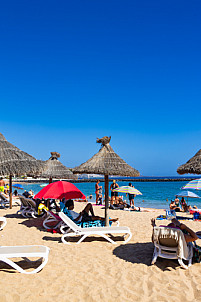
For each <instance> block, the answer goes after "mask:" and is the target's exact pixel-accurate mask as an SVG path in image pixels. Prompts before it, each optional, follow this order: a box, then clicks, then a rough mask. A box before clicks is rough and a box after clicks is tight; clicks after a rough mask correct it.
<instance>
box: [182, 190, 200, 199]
mask: <svg viewBox="0 0 201 302" xmlns="http://www.w3.org/2000/svg"><path fill="white" fill-rule="evenodd" d="M176 196H179V197H191V198H201V197H200V196H198V195H197V194H195V193H193V192H191V191H181V192H179V193H178V194H176Z"/></svg>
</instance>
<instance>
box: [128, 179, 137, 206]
mask: <svg viewBox="0 0 201 302" xmlns="http://www.w3.org/2000/svg"><path fill="white" fill-rule="evenodd" d="M128 185H129V187H132V188H134V186H133V185H132V183H131V182H130V183H129V184H128ZM135 196H136V195H135V194H129V193H128V199H129V201H130V206H131V207H133V209H134V208H135V206H134V198H135Z"/></svg>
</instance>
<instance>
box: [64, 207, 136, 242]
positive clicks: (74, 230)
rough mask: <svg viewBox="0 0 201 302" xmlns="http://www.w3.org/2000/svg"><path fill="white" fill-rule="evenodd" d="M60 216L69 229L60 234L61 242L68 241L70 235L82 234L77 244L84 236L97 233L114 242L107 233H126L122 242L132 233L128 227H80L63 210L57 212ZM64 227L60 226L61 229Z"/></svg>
mask: <svg viewBox="0 0 201 302" xmlns="http://www.w3.org/2000/svg"><path fill="white" fill-rule="evenodd" d="M59 216H60V218H61V219H62V221H63V222H64V223H65V224H66V226H67V227H69V228H70V232H69V230H68V231H67V232H66V233H65V234H64V235H63V236H62V238H61V240H62V242H63V243H68V242H67V241H66V240H65V238H66V239H68V238H70V237H72V236H82V237H81V238H80V240H79V241H78V242H77V244H79V243H80V242H82V241H83V240H84V239H85V238H86V237H88V236H90V235H99V236H102V237H103V238H105V239H106V240H108V241H109V242H111V243H113V244H115V243H116V242H114V241H113V240H112V239H111V238H110V237H108V236H107V234H110V235H112V234H124V238H125V237H126V236H127V235H128V238H127V239H126V240H125V241H124V243H127V242H128V241H129V240H130V239H131V237H132V233H131V231H130V229H129V228H128V227H94V228H93V227H92V228H81V227H79V226H78V225H76V224H75V223H74V222H73V221H72V220H71V219H70V218H69V217H68V216H66V215H65V214H64V213H63V212H60V213H59ZM63 228H64V227H61V229H63Z"/></svg>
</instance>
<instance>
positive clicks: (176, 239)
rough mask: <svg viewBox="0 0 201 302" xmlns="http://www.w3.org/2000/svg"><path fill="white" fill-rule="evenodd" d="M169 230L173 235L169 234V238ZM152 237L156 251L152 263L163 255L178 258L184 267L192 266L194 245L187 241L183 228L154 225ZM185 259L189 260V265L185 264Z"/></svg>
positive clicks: (163, 256)
mask: <svg viewBox="0 0 201 302" xmlns="http://www.w3.org/2000/svg"><path fill="white" fill-rule="evenodd" d="M168 231H170V232H169V233H170V234H172V236H168V237H169V238H167V233H168ZM156 234H157V235H156ZM164 234H165V235H164ZM152 238H153V240H154V252H153V258H152V262H151V264H154V263H155V262H156V260H157V258H158V257H161V258H166V259H178V262H179V264H180V265H181V266H182V267H183V268H184V269H188V267H190V266H191V264H192V257H193V246H192V244H191V243H189V244H187V243H186V240H185V237H184V234H183V232H182V231H181V230H179V229H172V228H167V227H154V228H153V237H152ZM183 259H184V260H187V261H188V265H185V264H184V262H183Z"/></svg>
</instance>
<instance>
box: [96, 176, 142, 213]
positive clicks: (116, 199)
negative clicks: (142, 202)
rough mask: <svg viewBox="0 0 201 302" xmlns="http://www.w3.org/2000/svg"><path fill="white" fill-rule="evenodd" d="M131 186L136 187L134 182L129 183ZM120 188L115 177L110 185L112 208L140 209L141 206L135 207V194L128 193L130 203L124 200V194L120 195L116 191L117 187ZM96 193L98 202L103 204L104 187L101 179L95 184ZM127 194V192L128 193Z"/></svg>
mask: <svg viewBox="0 0 201 302" xmlns="http://www.w3.org/2000/svg"><path fill="white" fill-rule="evenodd" d="M129 186H130V187H134V186H133V185H132V183H129ZM117 188H119V185H118V183H117V182H116V180H115V179H114V180H113V182H112V184H111V185H110V191H111V197H110V198H109V201H110V209H129V208H132V209H133V210H140V208H138V207H135V205H134V198H135V194H129V193H128V200H129V204H128V203H127V202H126V201H124V200H123V196H119V193H118V192H116V191H115V189H117ZM95 194H96V204H98V205H102V202H103V188H102V186H100V180H97V182H96V184H95ZM126 196H127V194H126Z"/></svg>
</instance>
